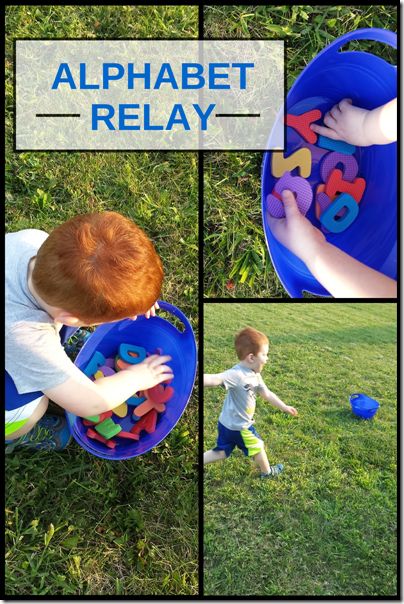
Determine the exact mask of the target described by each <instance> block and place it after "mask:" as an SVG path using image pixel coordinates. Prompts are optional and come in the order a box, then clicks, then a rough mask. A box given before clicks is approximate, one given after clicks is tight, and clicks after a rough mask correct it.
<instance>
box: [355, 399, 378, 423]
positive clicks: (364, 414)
mask: <svg viewBox="0 0 404 604" xmlns="http://www.w3.org/2000/svg"><path fill="white" fill-rule="evenodd" d="M349 402H350V403H351V407H352V411H353V413H354V414H355V415H357V416H358V417H360V418H362V419H371V418H372V417H373V416H374V415H375V414H376V413H377V410H378V408H379V407H380V403H378V402H377V401H375V399H374V398H370V396H366V394H360V393H359V394H351V396H350V397H349Z"/></svg>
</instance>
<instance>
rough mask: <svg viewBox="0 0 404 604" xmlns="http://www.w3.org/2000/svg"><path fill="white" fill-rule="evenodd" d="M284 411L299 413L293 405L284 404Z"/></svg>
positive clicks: (291, 413)
mask: <svg viewBox="0 0 404 604" xmlns="http://www.w3.org/2000/svg"><path fill="white" fill-rule="evenodd" d="M285 413H289V414H290V415H294V416H296V415H299V413H298V411H297V409H295V408H294V407H290V406H289V405H286V409H285Z"/></svg>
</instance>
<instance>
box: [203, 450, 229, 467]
mask: <svg viewBox="0 0 404 604" xmlns="http://www.w3.org/2000/svg"><path fill="white" fill-rule="evenodd" d="M221 459H226V453H225V452H224V451H215V450H214V449H210V451H205V453H204V454H203V465H206V464H208V463H215V461H220V460H221Z"/></svg>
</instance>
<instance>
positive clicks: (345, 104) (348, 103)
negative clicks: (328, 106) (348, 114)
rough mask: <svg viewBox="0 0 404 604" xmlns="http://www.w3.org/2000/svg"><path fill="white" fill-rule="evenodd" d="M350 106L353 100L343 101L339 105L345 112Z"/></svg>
mask: <svg viewBox="0 0 404 604" xmlns="http://www.w3.org/2000/svg"><path fill="white" fill-rule="evenodd" d="M350 105H352V99H342V101H340V102H339V103H338V107H339V110H340V111H344V109H346V108H347V107H349V106H350Z"/></svg>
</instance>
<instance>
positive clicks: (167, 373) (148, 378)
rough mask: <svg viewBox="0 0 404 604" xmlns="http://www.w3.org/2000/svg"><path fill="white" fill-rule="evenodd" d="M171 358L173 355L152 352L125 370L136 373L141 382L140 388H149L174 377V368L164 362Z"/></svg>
mask: <svg viewBox="0 0 404 604" xmlns="http://www.w3.org/2000/svg"><path fill="white" fill-rule="evenodd" d="M170 360H171V357H170V356H168V355H159V354H152V355H150V356H149V357H147V358H146V359H145V360H144V361H142V362H141V363H138V364H137V365H132V366H131V367H128V368H127V369H124V370H123V371H131V372H132V373H135V374H136V377H137V378H138V381H139V384H141V386H140V387H139V388H138V390H148V389H149V388H153V386H157V384H161V382H165V381H167V380H172V379H173V377H174V374H173V370H172V369H171V367H169V366H168V365H165V364H164V363H167V362H168V361H170Z"/></svg>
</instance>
